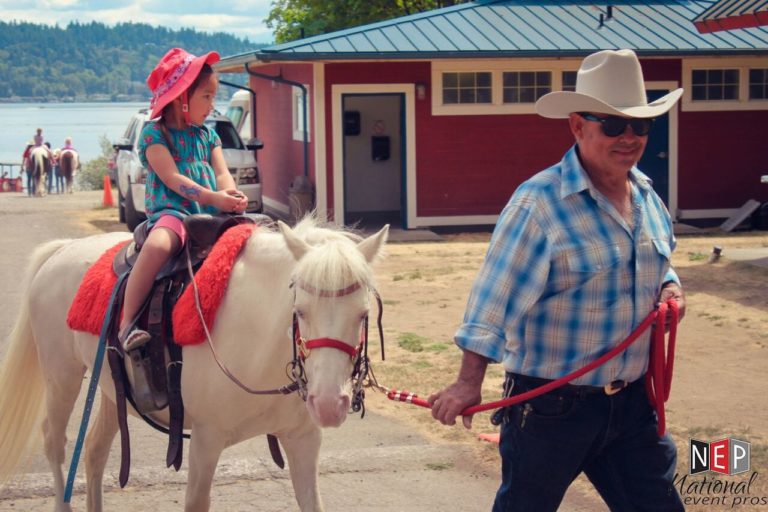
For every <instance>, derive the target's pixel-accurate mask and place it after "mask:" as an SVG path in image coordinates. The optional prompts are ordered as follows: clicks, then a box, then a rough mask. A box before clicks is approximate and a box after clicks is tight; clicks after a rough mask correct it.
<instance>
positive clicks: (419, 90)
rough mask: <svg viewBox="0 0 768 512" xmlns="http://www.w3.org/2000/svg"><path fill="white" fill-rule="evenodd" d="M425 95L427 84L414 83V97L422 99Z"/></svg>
mask: <svg viewBox="0 0 768 512" xmlns="http://www.w3.org/2000/svg"><path fill="white" fill-rule="evenodd" d="M426 97H427V86H426V85H424V84H416V99H417V100H423V99H425V98H426Z"/></svg>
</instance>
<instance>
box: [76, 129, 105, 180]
mask: <svg viewBox="0 0 768 512" xmlns="http://www.w3.org/2000/svg"><path fill="white" fill-rule="evenodd" d="M99 146H101V156H99V157H97V158H94V159H92V160H88V161H87V162H84V163H82V164H81V168H80V171H79V172H78V173H77V188H79V189H81V190H101V189H103V188H104V176H106V174H107V161H108V159H109V156H110V155H111V154H112V143H111V142H109V139H108V138H107V136H106V135H101V136H100V137H99Z"/></svg>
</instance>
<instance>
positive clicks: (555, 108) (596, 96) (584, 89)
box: [536, 50, 683, 119]
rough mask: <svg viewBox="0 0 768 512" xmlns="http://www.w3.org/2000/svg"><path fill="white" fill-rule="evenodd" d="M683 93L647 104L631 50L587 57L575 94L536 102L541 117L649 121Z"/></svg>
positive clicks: (552, 95)
mask: <svg viewBox="0 0 768 512" xmlns="http://www.w3.org/2000/svg"><path fill="white" fill-rule="evenodd" d="M682 94H683V90H682V89H676V90H674V91H672V92H670V93H669V94H667V95H665V96H663V97H661V98H659V99H657V100H655V101H653V102H651V103H648V100H647V99H646V96H645V84H644V82H643V70H642V69H641V68H640V61H638V60H637V55H635V52H633V51H632V50H603V51H600V52H597V53H593V54H592V55H588V56H587V57H586V58H585V59H584V61H583V62H582V63H581V67H580V68H579V72H578V73H577V74H576V91H575V92H571V91H557V92H551V93H549V94H545V95H544V96H542V97H541V98H539V101H537V102H536V112H538V113H539V115H540V116H543V117H549V118H554V119H563V118H566V117H568V115H569V114H571V113H572V112H595V113H600V114H611V115H616V116H623V117H636V118H649V117H656V116H659V115H661V114H664V113H665V112H667V111H668V110H669V109H671V108H672V107H673V106H674V105H675V102H677V100H679V99H680V96H682Z"/></svg>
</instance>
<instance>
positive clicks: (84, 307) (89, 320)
mask: <svg viewBox="0 0 768 512" xmlns="http://www.w3.org/2000/svg"><path fill="white" fill-rule="evenodd" d="M255 228H256V226H255V225H254V224H240V225H238V226H235V227H233V228H230V229H228V230H227V231H226V232H225V233H224V234H223V235H222V236H221V238H219V240H218V241H217V242H216V245H214V247H213V250H211V254H210V255H209V256H208V258H206V260H205V261H204V262H203V264H202V266H201V267H200V270H198V272H197V274H195V282H196V283H197V287H198V290H199V292H200V305H201V309H202V313H203V318H204V319H205V322H206V325H207V326H208V329H209V330H212V329H213V326H214V322H215V320H216V312H217V311H218V309H219V305H220V304H221V300H222V299H223V298H224V294H225V293H226V291H227V284H228V283H229V276H230V273H231V272H232V265H234V263H235V259H237V256H238V254H240V251H241V250H242V248H243V246H244V245H245V242H247V241H248V238H250V236H251V233H253V230H254V229H255ZM126 243H128V242H127V241H124V242H120V243H119V244H117V245H115V246H114V247H112V248H110V249H108V250H107V251H106V252H104V254H102V255H101V257H100V258H99V259H98V260H97V261H96V263H94V264H93V265H92V266H91V268H89V269H88V271H87V272H86V273H85V276H84V277H83V280H82V282H81V283H80V288H79V289H78V291H77V295H75V299H74V300H73V301H72V305H71V306H70V308H69V314H68V315H67V325H68V326H69V328H70V329H72V330H75V331H84V332H87V333H90V334H93V335H96V336H98V335H99V334H100V332H101V324H102V322H103V321H104V316H105V315H106V313H107V307H108V306H109V297H110V295H111V293H112V288H114V286H115V283H116V282H117V276H116V275H115V273H114V271H113V270H112V260H113V259H114V258H115V255H116V254H117V252H118V251H119V250H120V249H122V247H123V246H124V245H125V244H126ZM193 292H194V290H193V288H192V286H188V287H187V289H186V290H185V291H184V293H183V294H182V295H181V297H180V298H179V301H178V302H177V303H176V306H175V307H174V310H173V334H174V339H175V340H176V343H178V344H179V345H194V344H196V343H202V342H203V341H205V330H204V329H203V324H202V322H201V321H200V314H199V313H198V311H197V307H196V306H195V297H194V295H193Z"/></svg>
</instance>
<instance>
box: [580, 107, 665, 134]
mask: <svg viewBox="0 0 768 512" xmlns="http://www.w3.org/2000/svg"><path fill="white" fill-rule="evenodd" d="M578 114H579V115H580V116H581V117H583V118H584V119H586V120H587V121H595V122H597V123H600V128H601V129H602V130H603V134H604V135H605V136H606V137H618V136H619V135H621V134H622V133H624V130H626V129H627V125H629V126H630V127H632V131H633V132H635V135H637V136H639V137H642V136H643V135H648V132H650V131H651V126H653V121H654V119H627V118H626V117H617V116H608V117H597V116H593V115H592V114H589V113H587V112H579V113H578Z"/></svg>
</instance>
